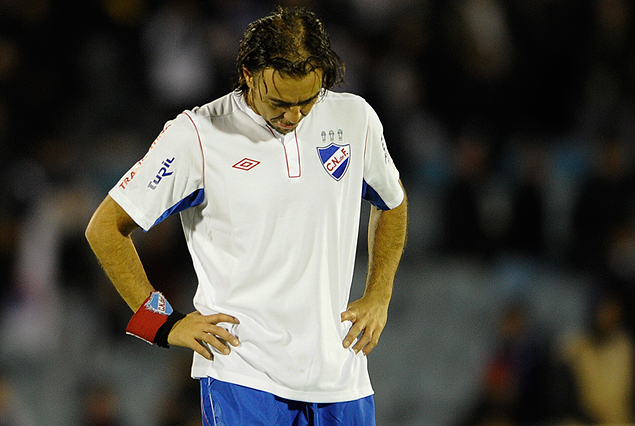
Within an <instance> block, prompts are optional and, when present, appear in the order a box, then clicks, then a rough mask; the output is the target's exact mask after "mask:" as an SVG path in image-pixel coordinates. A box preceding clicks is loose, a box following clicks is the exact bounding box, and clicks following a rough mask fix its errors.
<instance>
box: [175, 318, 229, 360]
mask: <svg viewBox="0 0 635 426" xmlns="http://www.w3.org/2000/svg"><path fill="white" fill-rule="evenodd" d="M221 323H226V324H239V323H240V322H239V321H238V319H237V318H235V317H233V316H231V315H226V314H214V315H202V314H201V313H200V312H198V311H195V312H192V313H190V314H189V315H187V316H186V317H185V318H183V319H182V320H180V321H178V322H177V323H176V324H175V325H174V327H173V328H172V331H171V332H170V334H169V336H168V343H170V344H174V345H177V346H184V347H188V348H191V349H192V350H194V351H195V352H196V353H198V354H200V355H202V356H203V357H205V358H207V359H209V360H212V359H213V358H214V354H213V352H218V353H219V354H223V355H228V354H229V353H230V352H231V349H230V345H231V346H239V345H240V341H239V340H238V337H236V336H235V335H233V334H232V333H231V332H229V331H228V330H227V329H226V328H225V327H223V326H221V325H219V324H221Z"/></svg>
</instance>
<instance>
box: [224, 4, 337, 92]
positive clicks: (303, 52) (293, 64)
mask: <svg viewBox="0 0 635 426" xmlns="http://www.w3.org/2000/svg"><path fill="white" fill-rule="evenodd" d="M243 67H245V69H247V71H249V73H251V74H252V75H253V74H257V73H259V72H260V71H262V70H264V69H265V68H272V69H274V70H275V71H278V72H279V73H281V74H284V75H287V76H290V77H294V78H302V77H304V76H306V75H308V74H309V73H311V72H312V71H315V70H318V69H319V70H321V71H322V73H323V76H322V88H323V89H330V88H331V87H333V86H335V85H338V84H341V83H342V82H343V80H344V62H343V61H342V59H341V58H340V57H339V55H338V54H337V53H335V52H334V51H333V50H332V49H331V42H330V40H329V37H328V35H327V34H326V31H325V30H324V26H323V25H322V22H321V21H320V20H319V19H318V18H317V17H316V16H315V14H314V13H312V12H310V11H308V10H306V9H303V8H289V7H281V6H278V8H277V9H276V10H275V11H274V12H272V13H271V14H269V15H267V16H265V17H264V18H261V19H258V20H256V21H254V22H252V23H251V24H249V26H248V27H247V29H246V30H245V35H244V37H243V39H242V41H241V42H240V49H239V51H238V58H237V59H236V71H237V73H238V75H237V81H236V84H235V87H234V88H235V90H237V91H239V92H241V93H246V92H247V90H248V87H247V83H246V81H245V77H244V75H243Z"/></svg>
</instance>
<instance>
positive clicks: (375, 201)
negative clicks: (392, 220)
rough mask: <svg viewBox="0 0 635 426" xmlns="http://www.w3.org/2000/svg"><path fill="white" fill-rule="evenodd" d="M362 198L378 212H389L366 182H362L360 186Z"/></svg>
mask: <svg viewBox="0 0 635 426" xmlns="http://www.w3.org/2000/svg"><path fill="white" fill-rule="evenodd" d="M362 198H363V199H364V200H366V201H368V202H370V203H371V204H372V205H373V206H375V207H377V208H378V209H380V210H390V209H389V208H388V206H387V205H386V203H385V202H384V200H382V199H381V197H380V196H379V194H378V193H377V191H375V190H374V189H373V187H372V186H370V185H369V184H367V183H366V181H364V182H363V185H362Z"/></svg>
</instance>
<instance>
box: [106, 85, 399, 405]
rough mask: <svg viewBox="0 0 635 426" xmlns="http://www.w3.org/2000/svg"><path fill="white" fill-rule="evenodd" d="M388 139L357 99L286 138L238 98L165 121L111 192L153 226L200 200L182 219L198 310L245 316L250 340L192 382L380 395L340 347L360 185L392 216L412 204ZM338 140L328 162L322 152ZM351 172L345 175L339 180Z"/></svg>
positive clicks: (328, 108)
mask: <svg viewBox="0 0 635 426" xmlns="http://www.w3.org/2000/svg"><path fill="white" fill-rule="evenodd" d="M382 134H383V132H382V127H381V123H380V122H379V119H378V118H377V116H376V114H375V112H374V111H373V110H372V109H371V108H370V106H368V104H367V103H366V102H365V101H364V100H363V99H362V98H360V97H358V96H355V95H350V94H340V93H334V92H327V93H326V95H325V97H324V99H322V100H320V101H319V102H318V103H317V104H316V105H315V107H314V108H313V110H312V111H311V113H310V114H309V115H308V116H307V117H305V118H304V120H303V121H302V122H301V123H300V125H299V127H298V128H297V129H296V131H294V132H291V133H289V134H287V135H280V134H278V133H277V132H275V131H273V130H272V129H270V128H269V127H268V126H266V123H265V122H264V120H263V119H262V118H261V117H260V116H258V115H257V114H255V113H254V112H253V111H252V110H251V109H250V108H249V107H248V106H247V105H246V104H245V103H244V100H243V99H242V97H240V96H239V95H238V94H237V93H231V94H229V95H226V96H224V97H222V98H220V99H218V100H216V101H214V102H211V103H209V104H207V105H204V106H203V107H200V108H195V109H193V110H192V111H185V112H184V113H182V114H180V115H179V116H178V117H177V118H176V119H175V120H173V121H171V122H168V123H167V124H166V127H165V129H164V131H163V132H162V133H161V135H160V136H159V137H158V138H157V140H156V141H155V143H154V144H153V146H152V148H151V149H150V150H149V151H148V154H147V155H146V156H145V157H144V159H143V160H142V161H140V162H139V163H138V164H137V165H135V166H134V167H133V168H132V169H131V170H130V171H129V172H128V173H127V174H126V175H125V176H124V177H123V178H122V179H121V180H120V182H119V183H118V184H117V185H116V186H115V187H114V188H113V189H112V190H111V191H110V195H111V196H112V197H113V198H114V200H115V201H116V202H117V203H118V204H120V205H121V206H122V207H123V208H124V209H125V210H126V212H128V214H129V215H130V216H131V217H132V218H133V219H134V220H135V222H137V224H138V225H139V226H141V227H142V228H143V229H145V230H148V229H149V228H151V227H152V226H153V224H155V223H157V221H160V220H161V218H162V217H164V216H165V215H166V211H167V212H168V213H169V212H172V211H174V210H176V211H179V210H180V209H182V208H184V207H189V206H192V205H195V206H194V207H192V208H188V209H186V210H183V211H182V212H181V220H182V224H183V229H184V232H185V237H186V240H187V244H188V247H189V250H190V253H191V255H192V259H193V263H194V268H195V270H196V273H197V276H198V280H199V286H198V290H197V292H196V295H195V297H194V305H195V307H196V309H198V310H199V311H200V312H201V313H203V314H212V313H218V312H222V313H226V314H229V315H233V316H235V317H237V318H238V319H239V320H240V325H238V326H234V327H232V328H231V331H232V332H233V333H234V334H236V335H237V336H238V338H239V339H240V341H241V345H240V347H237V348H232V353H231V354H230V355H229V356H224V355H219V354H216V355H215V359H214V361H207V360H206V359H204V358H203V357H201V356H200V355H198V354H195V355H194V362H193V367H192V375H193V376H194V377H206V376H211V377H214V378H216V379H219V380H222V381H227V382H231V383H236V384H240V385H244V386H248V387H252V388H256V389H260V390H264V391H267V392H270V393H273V394H276V395H279V396H281V397H283V398H287V399H293V400H301V401H308V402H341V401H348V400H354V399H358V398H362V397H365V396H368V395H370V394H372V393H373V390H372V388H371V384H370V380H369V377H368V372H367V365H366V357H364V356H363V355H362V354H361V353H360V354H357V355H356V354H355V353H354V352H353V351H352V349H344V348H343V347H342V341H343V339H344V337H345V336H346V334H347V333H348V329H349V328H350V323H344V324H342V323H341V322H340V314H341V312H343V311H344V310H346V307H347V304H348V298H349V292H350V286H351V281H352V274H353V267H354V261H355V251H356V245H357V236H358V229H359V218H360V207H361V199H362V197H361V195H362V191H363V186H364V184H363V182H364V181H365V182H366V183H367V184H368V185H369V186H370V187H372V190H369V191H366V193H367V194H371V193H376V194H378V195H379V197H380V198H381V199H378V198H376V200H375V201H374V202H377V203H378V205H382V204H385V205H384V208H394V207H396V206H398V205H399V204H401V202H402V200H403V192H402V190H401V187H400V186H399V183H398V178H399V174H398V172H397V170H396V168H395V166H394V164H393V162H392V159H391V158H390V156H389V155H388V151H387V149H386V146H385V144H384V142H383V136H382ZM331 144H335V145H337V146H333V147H332V149H331V151H334V153H333V154H332V155H331V156H330V159H329V155H328V154H323V155H324V156H326V157H327V158H326V160H323V159H322V157H321V156H320V151H319V149H320V148H325V147H328V146H329V145H331ZM324 161H326V163H327V164H326V165H325V164H324ZM346 161H348V164H345V162H346ZM342 164H344V165H345V166H346V168H345V169H344V168H343V169H340V171H341V170H345V172H344V173H343V174H342V175H339V174H338V173H335V174H334V175H332V174H331V173H330V172H329V170H331V171H332V170H334V169H335V168H336V166H338V165H342ZM373 190H374V191H373ZM198 203H200V204H198ZM196 204H197V205H196ZM159 290H160V289H159ZM228 326H229V324H228Z"/></svg>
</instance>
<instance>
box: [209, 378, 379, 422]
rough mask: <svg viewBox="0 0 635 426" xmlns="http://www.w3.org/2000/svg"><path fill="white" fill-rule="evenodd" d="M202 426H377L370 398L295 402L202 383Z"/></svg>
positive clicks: (216, 382) (212, 382)
mask: <svg viewBox="0 0 635 426" xmlns="http://www.w3.org/2000/svg"><path fill="white" fill-rule="evenodd" d="M201 411H202V415H203V426H244V425H250V426H271V425H276V426H375V424H376V423H375V401H374V399H373V397H372V395H371V396H368V397H366V398H362V399H358V400H355V401H347V402H337V403H330V404H320V403H310V402H300V401H292V400H288V399H284V398H280V397H278V396H275V395H273V394H270V393H268V392H263V391H259V390H256V389H251V388H247V387H244V386H240V385H235V384H231V383H226V382H221V381H220V380H216V379H212V378H211V377H207V378H203V379H201Z"/></svg>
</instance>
